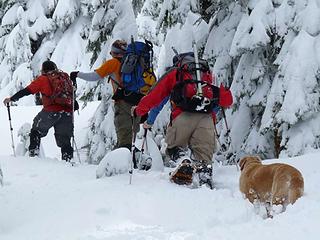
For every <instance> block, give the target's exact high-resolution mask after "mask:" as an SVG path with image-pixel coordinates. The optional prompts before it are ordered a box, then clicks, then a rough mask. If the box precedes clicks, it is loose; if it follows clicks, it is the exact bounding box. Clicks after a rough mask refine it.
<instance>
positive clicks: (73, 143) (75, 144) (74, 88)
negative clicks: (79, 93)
mask: <svg viewBox="0 0 320 240" xmlns="http://www.w3.org/2000/svg"><path fill="white" fill-rule="evenodd" d="M75 84H76V83H72V85H73V89H72V125H73V130H72V148H73V149H74V148H75V149H76V153H77V157H78V160H79V163H80V164H81V159H80V154H79V150H78V147H77V143H76V140H75V139H74V103H75V99H74V98H75V96H74V91H75V90H76V86H75Z"/></svg>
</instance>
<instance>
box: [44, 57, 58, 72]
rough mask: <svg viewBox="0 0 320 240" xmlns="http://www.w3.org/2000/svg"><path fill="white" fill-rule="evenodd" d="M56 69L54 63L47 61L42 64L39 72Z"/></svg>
mask: <svg viewBox="0 0 320 240" xmlns="http://www.w3.org/2000/svg"><path fill="white" fill-rule="evenodd" d="M57 69H58V68H57V65H56V64H55V63H54V62H52V61H49V60H48V61H45V62H43V63H42V68H41V72H43V73H46V72H50V71H54V70H57Z"/></svg>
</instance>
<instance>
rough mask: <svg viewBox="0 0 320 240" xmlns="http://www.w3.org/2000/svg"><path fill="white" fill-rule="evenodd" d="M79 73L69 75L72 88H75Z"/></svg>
mask: <svg viewBox="0 0 320 240" xmlns="http://www.w3.org/2000/svg"><path fill="white" fill-rule="evenodd" d="M78 73H79V71H75V72H71V73H70V80H71V81H72V83H73V86H77V77H78Z"/></svg>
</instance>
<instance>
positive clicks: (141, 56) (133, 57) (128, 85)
mask: <svg viewBox="0 0 320 240" xmlns="http://www.w3.org/2000/svg"><path fill="white" fill-rule="evenodd" d="M152 58H153V45H152V43H151V42H150V41H147V40H145V42H139V41H133V39H132V40H131V44H129V45H128V48H127V50H126V53H125V55H124V56H123V59H122V63H121V78H122V81H123V88H124V91H125V94H124V95H125V96H127V95H130V97H131V98H132V99H127V100H128V101H129V102H130V101H131V102H132V103H134V104H137V103H138V102H139V101H140V99H141V98H142V97H143V96H144V95H146V94H147V93H148V92H149V90H150V88H151V87H152V86H153V85H154V83H155V82H156V77H155V74H154V72H153V65H152ZM134 98H137V99H134ZM125 100H126V99H125Z"/></svg>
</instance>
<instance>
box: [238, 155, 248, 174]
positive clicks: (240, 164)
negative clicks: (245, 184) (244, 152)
mask: <svg viewBox="0 0 320 240" xmlns="http://www.w3.org/2000/svg"><path fill="white" fill-rule="evenodd" d="M247 160H248V158H247V157H244V158H242V159H241V160H240V161H239V167H240V170H241V171H242V170H243V168H244V165H246V162H247Z"/></svg>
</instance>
